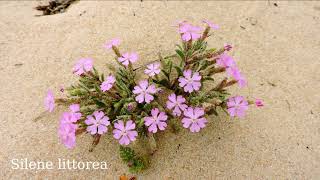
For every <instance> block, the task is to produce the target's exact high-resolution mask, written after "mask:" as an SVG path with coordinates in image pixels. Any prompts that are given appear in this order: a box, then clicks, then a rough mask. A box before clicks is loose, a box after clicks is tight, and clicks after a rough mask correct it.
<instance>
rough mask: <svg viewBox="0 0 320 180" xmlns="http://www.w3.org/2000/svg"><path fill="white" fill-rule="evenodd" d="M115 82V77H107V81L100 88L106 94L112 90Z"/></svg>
mask: <svg viewBox="0 0 320 180" xmlns="http://www.w3.org/2000/svg"><path fill="white" fill-rule="evenodd" d="M115 82H116V79H115V78H114V76H112V75H110V76H108V77H107V79H106V80H105V81H103V82H102V84H101V85H100V88H101V90H102V91H103V92H106V91H108V90H109V89H111V88H112V86H113V84H114V83H115Z"/></svg>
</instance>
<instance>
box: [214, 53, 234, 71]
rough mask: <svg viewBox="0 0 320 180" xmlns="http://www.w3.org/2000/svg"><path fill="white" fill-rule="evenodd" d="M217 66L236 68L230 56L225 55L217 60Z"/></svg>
mask: <svg viewBox="0 0 320 180" xmlns="http://www.w3.org/2000/svg"><path fill="white" fill-rule="evenodd" d="M217 65H218V66H220V67H224V68H229V67H234V66H236V62H235V61H234V60H233V58H232V57H231V56H229V55H228V54H226V53H223V54H221V55H220V56H219V58H218V59H217Z"/></svg>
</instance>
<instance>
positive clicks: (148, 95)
mask: <svg viewBox="0 0 320 180" xmlns="http://www.w3.org/2000/svg"><path fill="white" fill-rule="evenodd" d="M153 99H154V97H153V96H152V95H150V94H146V95H145V100H146V103H147V104H148V103H150V102H151V101H152V100H153Z"/></svg>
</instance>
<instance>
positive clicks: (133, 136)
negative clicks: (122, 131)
mask: <svg viewBox="0 0 320 180" xmlns="http://www.w3.org/2000/svg"><path fill="white" fill-rule="evenodd" d="M137 136H138V133H137V131H128V138H129V139H130V141H135V140H136V137H137Z"/></svg>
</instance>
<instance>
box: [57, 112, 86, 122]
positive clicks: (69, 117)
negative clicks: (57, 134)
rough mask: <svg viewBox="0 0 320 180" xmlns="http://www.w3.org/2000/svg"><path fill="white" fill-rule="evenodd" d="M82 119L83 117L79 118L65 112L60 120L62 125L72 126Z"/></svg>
mask: <svg viewBox="0 0 320 180" xmlns="http://www.w3.org/2000/svg"><path fill="white" fill-rule="evenodd" d="M80 114H81V113H80ZM80 118H81V116H80V117H79V116H77V115H75V114H74V113H72V112H64V113H62V116H61V118H60V123H67V124H72V123H75V122H77V121H78V120H79V119H80Z"/></svg>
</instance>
